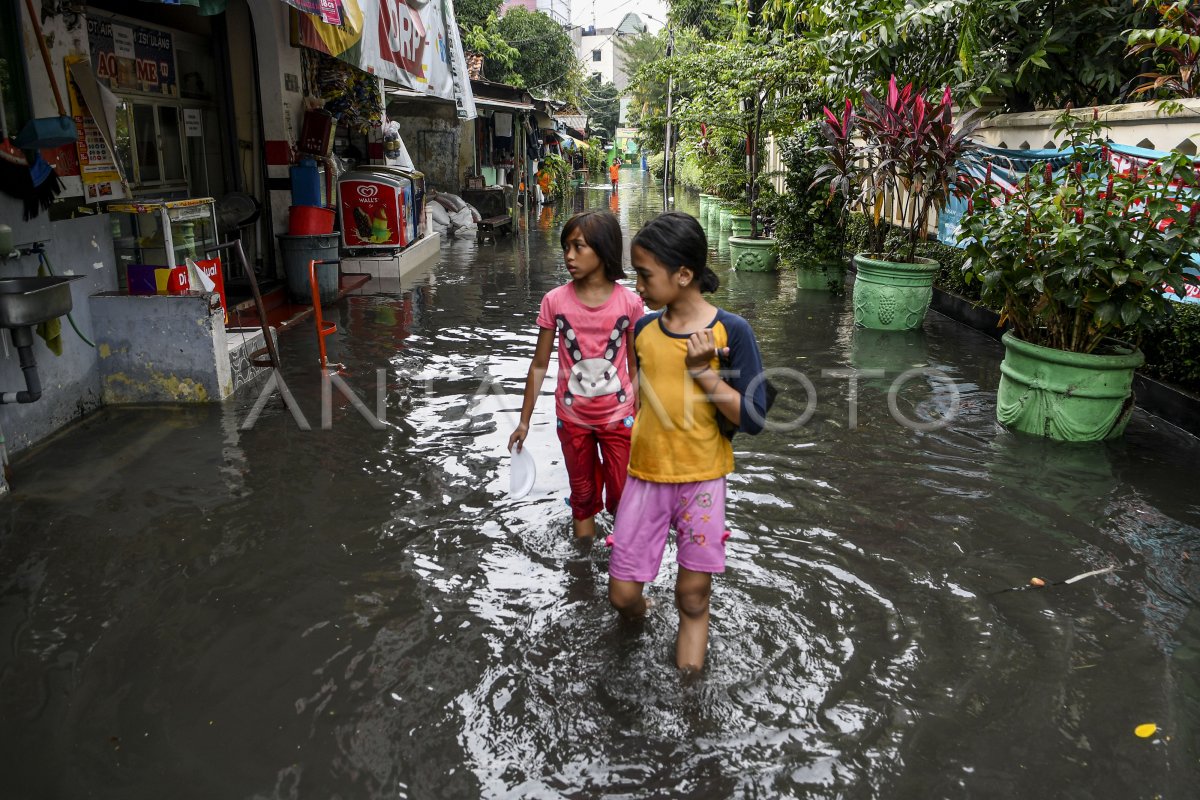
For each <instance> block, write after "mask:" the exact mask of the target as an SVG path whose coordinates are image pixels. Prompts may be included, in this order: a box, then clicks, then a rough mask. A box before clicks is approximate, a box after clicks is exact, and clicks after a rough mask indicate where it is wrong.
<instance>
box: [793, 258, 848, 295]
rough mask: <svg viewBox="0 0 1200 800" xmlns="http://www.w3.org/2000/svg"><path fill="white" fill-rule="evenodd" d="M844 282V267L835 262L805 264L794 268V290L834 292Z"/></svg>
mask: <svg viewBox="0 0 1200 800" xmlns="http://www.w3.org/2000/svg"><path fill="white" fill-rule="evenodd" d="M845 282H846V267H845V266H843V265H842V264H839V263H837V262H829V263H824V264H822V263H820V262H805V263H804V264H800V265H798V266H796V288H797V289H808V290H809V291H814V292H836V291H839V290H840V289H841V287H842V284H844V283H845Z"/></svg>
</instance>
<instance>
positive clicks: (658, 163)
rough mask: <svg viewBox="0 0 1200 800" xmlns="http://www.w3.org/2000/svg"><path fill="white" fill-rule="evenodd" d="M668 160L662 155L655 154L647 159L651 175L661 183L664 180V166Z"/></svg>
mask: <svg viewBox="0 0 1200 800" xmlns="http://www.w3.org/2000/svg"><path fill="white" fill-rule="evenodd" d="M666 158H667V157H666V156H665V155H664V154H662V153H655V154H654V155H652V156H650V157H649V158H647V159H646V167H647V169H649V170H650V175H651V176H652V177H654V178H657V179H658V180H660V181H661V180H662V179H663V171H664V169H663V165H664V164H665V163H666Z"/></svg>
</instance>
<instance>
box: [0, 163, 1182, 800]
mask: <svg viewBox="0 0 1200 800" xmlns="http://www.w3.org/2000/svg"><path fill="white" fill-rule="evenodd" d="M626 173H627V174H628V175H629V179H628V180H626V184H627V185H623V186H622V188H621V190H620V191H619V192H618V193H617V195H616V196H613V195H611V194H610V193H609V192H607V191H602V190H600V189H588V190H586V191H584V192H581V193H580V194H579V195H578V197H577V199H576V200H575V201H574V202H573V203H569V204H568V205H569V207H568V208H567V209H566V210H565V211H566V212H569V211H570V210H571V207H576V206H577V207H579V208H582V207H584V206H585V205H586V206H588V207H594V206H597V205H610V207H615V209H616V210H617V212H618V213H619V214H620V216H621V219H622V222H623V223H625V225H626V230H627V231H630V232H632V231H634V230H636V228H637V225H638V224H639V223H640V221H641V220H644V219H646V218H647V217H648V216H649V215H651V214H652V213H654V212H655V211H657V210H658V208H660V207H661V199H660V196H659V190H658V189H657V188H656V187H654V186H651V185H649V184H645V185H643V184H642V183H639V182H638V179H637V178H636V177H634V174H633V173H632V172H630V171H628V170H627V171H626ZM623 177H625V175H623ZM678 205H679V207H680V208H681V209H683V210H691V211H694V210H695V209H696V205H697V203H696V199H695V197H684V196H681V197H680V198H679V200H678ZM564 216H565V213H560V212H556V211H555V210H554V209H548V210H546V211H544V212H542V213H541V214H538V215H535V216H533V217H531V218H530V220H529V223H528V225H527V226H526V228H527V229H526V231H525V232H524V233H523V234H522V235H520V236H518V237H517V238H516V239H507V240H501V241H500V242H499V243H497V244H492V243H490V242H489V243H485V244H477V243H476V242H475V241H474V240H473V239H472V240H463V241H452V242H449V243H447V244H445V245H443V247H442V253H441V258H440V261H439V262H437V263H436V264H435V265H434V266H432V267H431V268H430V269H429V270H428V271H426V272H423V273H421V274H418V275H415V276H411V277H410V278H408V279H406V280H405V282H404V286H402V287H398V288H397V290H396V291H393V292H391V293H386V294H385V293H369V292H368V293H366V294H363V295H360V296H355V297H351V298H349V299H347V300H346V301H344V302H342V303H341V304H339V305H338V306H336V307H335V308H333V309H332V310H331V311H330V312H329V314H328V316H330V317H332V319H333V321H334V322H336V323H337V325H338V327H339V333H338V334H337V335H335V336H333V337H331V338H330V339H329V340H328V342H329V346H330V357H331V359H332V360H335V361H339V362H342V363H344V364H345V365H346V368H347V369H346V372H347V374H346V377H345V379H344V380H345V384H346V386H347V387H349V388H350V389H351V390H353V392H354V393H355V395H356V397H358V398H361V401H362V402H361V408H362V410H363V411H365V412H369V413H366V414H364V413H361V412H360V410H359V409H357V408H356V407H355V406H354V405H353V404H352V403H351V402H350V401H349V400H348V399H347V398H346V397H345V396H344V395H342V394H341V393H340V392H339V391H338V390H337V389H336V388H333V389H332V390H331V398H330V402H329V403H328V407H329V411H328V422H329V425H326V426H323V424H322V416H323V414H322V387H321V382H320V379H319V373H318V371H317V369H316V343H315V338H314V337H313V336H311V335H310V334H309V333H307V332H304V331H298V332H292V333H289V334H287V335H285V336H284V337H283V339H282V340H281V344H282V357H283V360H284V366H285V370H284V375H285V378H286V381H287V385H288V387H289V388H290V390H291V392H292V393H293V395H294V397H295V398H296V402H297V405H298V407H299V409H300V410H301V412H302V413H303V417H304V420H305V421H306V423H307V425H308V427H309V428H310V430H302V429H301V427H300V425H299V424H298V421H297V419H296V418H295V417H294V416H293V415H292V414H291V413H289V411H288V410H287V408H285V407H284V406H283V405H282V404H281V403H280V402H279V401H278V399H277V398H276V399H272V400H271V401H270V402H267V403H266V404H265V405H263V407H262V408H261V412H260V413H256V412H255V404H256V400H257V399H258V394H257V388H260V387H261V386H262V384H260V385H259V387H252V388H251V389H250V390H243V392H242V393H241V394H240V395H239V396H238V397H237V398H236V399H234V400H231V401H230V402H227V403H226V404H224V405H214V406H202V407H190V408H136V409H110V410H105V411H103V412H100V413H98V414H95V415H93V416H91V417H89V418H88V419H86V420H85V421H84V422H82V423H81V424H79V425H76V426H74V427H72V428H70V429H69V430H67V431H65V432H63V433H62V434H60V435H59V436H56V437H54V438H53V439H52V440H50V441H48V442H46V443H45V444H43V445H42V446H39V447H38V448H36V449H35V450H34V451H33V452H30V453H27V454H23V455H22V456H21V457H19V458H17V459H16V462H15V463H14V465H13V466H14V478H13V486H14V491H13V494H12V495H11V496H10V497H7V498H4V499H0V519H2V522H0V634H2V636H0V642H2V646H3V650H0V775H2V776H3V777H2V778H0V782H2V783H0V796H3V797H5V798H17V799H23V798H84V797H87V798H123V799H131V798H162V797H179V798H192V797H195V798H377V797H378V798H402V797H412V798H467V797H506V798H551V797H568V798H590V797H639V798H641V797H677V798H685V797H694V798H717V797H763V798H778V797H804V798H835V797H836V798H881V797H918V796H919V797H935V798H941V797H945V798H961V797H978V798H997V797H1017V796H1040V797H1056V798H1058V797H1061V798H1107V797H1114V798H1115V797H1120V798H1142V797H1144V798H1150V797H1159V796H1161V797H1167V798H1176V797H1178V798H1183V797H1193V796H1195V785H1196V780H1197V778H1198V777H1200V760H1198V759H1200V733H1198V730H1200V685H1198V681H1200V614H1198V613H1197V601H1198V598H1200V577H1198V574H1197V569H1196V567H1195V562H1196V561H1197V560H1200V527H1198V526H1200V505H1198V503H1197V499H1196V496H1195V495H1194V494H1193V493H1194V492H1195V475H1196V471H1197V470H1196V467H1197V462H1198V457H1200V448H1198V447H1197V441H1196V440H1194V439H1192V438H1190V437H1188V436H1187V435H1185V434H1183V433H1181V432H1179V431H1177V430H1175V429H1173V428H1171V427H1170V426H1168V425H1165V424H1163V423H1161V422H1160V421H1158V420H1156V419H1154V418H1151V417H1148V416H1146V415H1144V414H1141V413H1140V412H1139V413H1138V414H1137V415H1135V417H1134V420H1133V421H1132V423H1131V424H1130V426H1129V430H1128V432H1127V434H1126V436H1125V438H1124V439H1123V440H1122V441H1120V442H1116V443H1111V444H1097V445H1087V446H1064V445H1054V444H1048V443H1044V442H1041V441H1033V440H1029V439H1025V438H1022V437H1017V436H1013V435H1010V434H1008V433H1005V432H1003V431H1002V430H1000V429H998V427H997V425H996V423H995V408H994V402H995V386H996V384H997V381H998V376H999V372H998V367H999V362H1000V358H1001V356H1002V353H1001V350H1000V347H999V345H998V344H996V343H995V342H993V341H992V340H990V339H988V338H986V337H984V336H982V335H980V334H977V333H975V332H973V331H970V330H967V329H965V328H963V327H961V326H959V325H957V324H955V323H953V322H951V321H949V320H947V319H945V318H943V317H940V316H938V315H937V314H933V313H931V314H930V315H929V318H928V319H927V320H926V323H925V326H924V329H923V330H922V331H918V332H914V333H911V334H878V333H872V332H868V331H860V330H855V328H854V326H853V313H852V308H851V305H850V301H849V299H848V297H846V296H833V295H830V294H827V293H823V292H811V291H806V290H799V289H797V288H796V285H795V278H794V276H793V275H792V274H790V273H787V272H784V273H781V274H779V275H778V276H775V275H754V274H733V273H731V272H729V270H728V252H727V246H726V245H724V244H719V243H717V244H714V245H713V248H712V249H713V254H714V258H715V259H716V264H717V267H718V272H719V273H720V275H721V277H722V288H721V290H720V291H719V293H718V294H717V295H716V297H715V302H717V303H718V304H719V305H722V306H724V307H726V308H728V309H730V310H732V311H734V312H736V313H738V314H741V315H743V316H745V317H747V318H748V319H750V320H751V321H752V323H753V325H754V327H755V329H756V331H757V334H758V337H759V341H760V343H761V346H762V350H763V355H764V361H765V362H766V363H767V365H768V366H771V367H788V368H791V369H794V370H796V371H799V372H802V373H803V374H804V375H805V376H806V377H807V378H808V379H809V380H811V382H812V387H813V390H814V391H813V394H812V395H810V394H809V393H807V392H805V391H804V390H803V389H801V388H799V387H800V384H799V383H796V382H795V381H793V382H792V383H791V384H790V385H788V387H787V388H786V389H785V391H784V393H783V394H782V395H781V397H780V400H779V401H778V404H777V406H776V408H775V410H774V411H773V413H772V416H773V417H774V418H775V419H790V418H795V417H798V416H799V415H800V414H801V413H802V412H804V411H805V410H806V409H807V408H808V407H809V406H808V403H809V398H810V397H813V396H815V399H814V400H813V403H812V415H811V417H810V418H809V419H808V421H807V423H806V424H804V425H803V426H800V427H797V428H796V429H794V430H791V431H786V432H773V433H766V434H764V435H762V436H759V437H754V438H748V437H739V438H738V440H737V442H736V450H737V461H738V472H737V473H736V474H735V475H734V476H733V477H732V478H731V483H730V513H729V521H730V523H731V528H732V530H733V538H732V539H731V540H730V550H729V554H730V569H729V572H728V573H727V574H726V575H725V576H724V577H722V578H720V579H718V580H717V581H716V584H715V592H714V598H713V636H712V641H711V647H710V653H709V661H708V665H707V668H706V670H705V672H704V674H703V675H702V676H701V677H699V678H698V679H691V680H688V679H682V678H681V677H680V675H679V674H678V673H677V672H676V671H675V669H674V667H673V666H672V653H673V641H674V633H675V629H676V620H675V612H674V610H673V608H672V597H671V588H672V586H673V581H674V571H673V568H667V569H664V572H663V574H662V575H660V577H659V579H658V581H657V582H656V583H655V584H654V585H653V586H652V587H651V588H650V592H651V594H652V596H653V597H654V598H655V599H656V601H657V605H656V607H655V608H654V609H653V611H652V613H651V617H650V619H649V620H648V622H647V623H646V624H645V625H644V626H640V627H634V628H629V627H626V626H623V625H620V624H618V622H617V620H616V619H615V616H614V614H613V612H612V611H611V610H610V609H609V607H608V605H607V601H606V596H605V592H606V585H607V584H606V580H607V576H606V564H607V558H608V554H607V552H606V550H605V548H604V547H602V546H596V547H590V548H589V547H586V546H580V545H577V544H575V543H574V542H572V541H571V536H570V511H569V509H568V508H567V506H566V505H565V503H564V498H565V496H566V493H567V487H566V478H565V475H564V474H563V471H562V465H561V454H560V452H559V449H558V442H557V439H556V437H555V434H554V425H553V402H552V400H551V398H550V397H549V395H548V394H547V395H546V396H544V397H543V399H542V401H541V403H540V404H539V408H538V413H537V414H536V415H535V418H534V425H533V429H532V433H531V435H530V438H529V442H528V446H529V447H530V448H531V450H532V451H533V452H534V453H535V455H536V457H537V460H538V465H539V473H538V480H537V484H536V487H535V489H534V491H533V492H532V493H531V494H530V495H529V496H528V497H526V498H524V499H522V500H520V501H516V502H514V501H511V500H509V499H508V498H507V497H506V489H507V480H508V476H507V470H506V457H505V455H504V452H503V449H504V443H505V441H506V440H507V437H508V434H509V432H510V431H511V429H512V426H513V425H514V424H515V421H516V411H517V409H518V408H519V405H520V392H521V388H522V386H523V382H524V375H525V371H526V368H527V365H528V359H529V358H530V356H531V355H532V353H533V348H534V342H535V339H536V330H535V328H534V317H535V314H536V309H537V305H538V302H539V300H540V298H541V296H542V294H544V293H545V292H546V291H547V290H549V289H550V288H552V287H554V286H556V285H558V284H559V283H561V282H563V281H565V280H566V279H567V276H566V273H565V270H564V269H563V268H562V263H561V253H560V252H559V250H558V231H559V228H560V226H561V223H562V220H563V218H564ZM852 367H853V368H858V369H879V370H883V371H884V373H883V375H882V376H878V375H876V376H874V377H864V378H862V379H861V380H860V381H859V383H858V386H857V395H858V398H857V408H856V419H852V413H851V404H850V396H851V392H852V387H851V383H850V381H849V380H848V379H847V378H845V377H838V376H837V375H835V374H830V373H829V372H828V371H830V370H833V371H836V370H845V369H848V368H852ZM914 367H929V368H933V369H935V370H937V371H939V373H944V374H945V375H947V376H949V377H950V378H952V379H953V382H954V383H953V386H954V387H955V388H956V390H957V405H956V411H957V413H956V415H955V416H954V417H953V419H952V420H951V421H950V422H949V424H948V425H945V426H943V427H937V426H936V425H934V426H926V427H932V428H933V429H931V430H926V431H920V430H914V429H913V426H911V425H902V424H900V423H898V422H897V421H896V419H895V418H894V417H893V415H892V413H890V412H889V408H888V399H887V390H888V387H889V386H890V385H891V384H892V382H893V380H894V379H895V378H896V376H898V375H900V374H901V373H903V372H905V371H906V370H909V369H912V368H914ZM380 370H382V380H381V381H378V382H377V380H376V379H377V375H378V374H379V373H378V371H380ZM949 386H950V385H949V384H947V383H946V382H945V381H944V380H941V379H937V378H930V377H926V376H921V375H918V376H916V377H915V379H913V380H911V381H909V382H907V383H906V384H905V385H904V387H903V389H902V390H901V391H900V392H899V394H898V395H897V398H896V401H895V405H896V410H897V412H899V413H901V414H903V415H904V416H905V417H906V418H907V419H909V420H912V421H915V422H921V423H931V422H933V423H936V422H937V421H938V420H939V419H942V418H943V417H944V415H946V414H947V413H948V412H949V411H951V410H952V409H953V408H954V407H955V403H956V400H955V392H954V391H952V390H951V389H950V388H949ZM552 387H553V383H552V381H551V380H548V381H547V382H546V385H545V387H544V388H545V391H546V392H547V393H548V392H551V391H552ZM380 393H381V394H382V398H383V411H384V414H383V415H382V416H383V417H384V419H383V422H382V425H380V426H378V427H375V426H373V425H372V424H371V422H370V420H369V419H368V417H377V416H379V415H378V411H379V410H380V409H379V406H378V405H377V401H378V399H379V397H380ZM251 419H253V422H252V423H248V421H249V420H251ZM604 524H605V525H607V522H605V523H604ZM672 561H673V557H672V556H671V554H670V553H668V557H667V559H666V563H667V564H668V565H669V564H671V563H672ZM1108 566H1116V567H1117V570H1116V571H1115V572H1112V573H1109V574H1105V575H1101V576H1097V577H1094V578H1089V579H1086V580H1083V581H1080V582H1078V583H1074V584H1070V585H1058V586H1049V587H1046V588H1044V589H1037V590H1028V591H1016V592H1011V591H1010V592H1002V591H1001V590H1003V589H1005V588H1007V587H1014V586H1023V585H1026V584H1028V582H1029V580H1030V578H1031V577H1032V576H1041V577H1043V578H1045V579H1046V580H1047V581H1048V582H1054V581H1057V580H1062V579H1065V578H1067V577H1069V576H1072V575H1075V574H1078V573H1082V572H1086V571H1089V570H1094V569H1100V568H1104V567H1108ZM1149 722H1152V723H1155V724H1156V725H1157V726H1158V732H1157V733H1156V734H1155V735H1153V736H1151V737H1149V738H1144V739H1143V738H1139V737H1137V736H1135V735H1134V727H1135V726H1137V725H1139V724H1142V723H1149Z"/></svg>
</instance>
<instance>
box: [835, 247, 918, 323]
mask: <svg viewBox="0 0 1200 800" xmlns="http://www.w3.org/2000/svg"><path fill="white" fill-rule="evenodd" d="M854 266H855V267H857V269H858V274H856V275H855V276H854V322H855V324H856V325H861V326H862V327H864V328H871V329H873V330H881V331H907V330H912V329H913V328H917V327H920V325H921V323H922V322H923V321H924V320H925V312H926V310H928V308H929V301H930V300H932V299H933V278H934V276H935V275H937V271H938V265H937V262H936V261H931V260H930V259H928V258H922V259H918V261H917V263H915V264H906V263H904V262H899V261H881V260H879V259H876V258H871V257H869V256H866V255H862V254H859V255H856V256H855V257H854Z"/></svg>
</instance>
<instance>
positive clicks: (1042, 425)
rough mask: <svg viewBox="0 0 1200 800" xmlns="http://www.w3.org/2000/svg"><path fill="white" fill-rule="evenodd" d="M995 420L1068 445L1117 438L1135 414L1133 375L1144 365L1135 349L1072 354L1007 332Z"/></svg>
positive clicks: (1117, 346) (1114, 347) (1120, 347)
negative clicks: (1030, 341)
mask: <svg viewBox="0 0 1200 800" xmlns="http://www.w3.org/2000/svg"><path fill="white" fill-rule="evenodd" d="M1002 341H1003V342H1004V361H1003V362H1002V363H1001V364H1000V388H999V389H998V390H997V392H996V419H998V420H999V421H1000V423H1001V424H1003V425H1004V426H1006V427H1008V428H1010V429H1012V430H1018V431H1023V432H1024V433H1032V434H1034V435H1035V436H1044V437H1046V438H1049V439H1056V440H1058V441H1064V442H1095V441H1100V440H1102V439H1115V438H1117V437H1118V436H1120V435H1121V434H1122V433H1124V432H1125V426H1126V425H1127V424H1128V423H1129V417H1130V415H1131V414H1132V413H1133V372H1134V370H1136V369H1137V368H1138V367H1140V366H1141V365H1142V364H1143V363H1144V362H1145V360H1146V359H1145V357H1144V356H1143V355H1142V351H1141V350H1138V349H1137V348H1136V347H1132V346H1130V345H1125V344H1121V343H1116V342H1113V343H1111V346H1110V348H1109V352H1108V353H1105V354H1098V353H1069V352H1067V351H1065V350H1055V349H1053V348H1049V347H1042V346H1040V345H1036V344H1030V343H1029V342H1026V341H1023V340H1021V339H1018V338H1017V337H1016V336H1014V335H1013V334H1012V332H1011V331H1010V332H1008V333H1006V334H1004V338H1003V339H1002Z"/></svg>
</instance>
